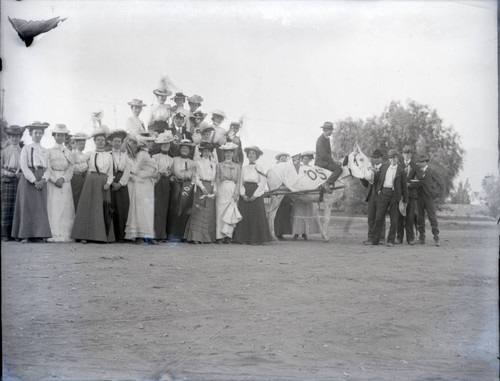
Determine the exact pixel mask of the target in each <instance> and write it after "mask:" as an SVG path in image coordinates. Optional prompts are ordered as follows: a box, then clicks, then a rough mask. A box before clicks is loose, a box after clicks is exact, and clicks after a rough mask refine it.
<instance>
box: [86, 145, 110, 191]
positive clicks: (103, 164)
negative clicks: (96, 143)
mask: <svg viewBox="0 0 500 381" xmlns="http://www.w3.org/2000/svg"><path fill="white" fill-rule="evenodd" d="M96 164H97V167H96ZM88 171H89V172H99V173H105V174H106V175H107V176H108V179H107V181H106V183H107V184H108V185H111V183H112V182H113V159H112V157H111V153H109V152H104V151H100V152H97V151H92V152H89V169H88Z"/></svg>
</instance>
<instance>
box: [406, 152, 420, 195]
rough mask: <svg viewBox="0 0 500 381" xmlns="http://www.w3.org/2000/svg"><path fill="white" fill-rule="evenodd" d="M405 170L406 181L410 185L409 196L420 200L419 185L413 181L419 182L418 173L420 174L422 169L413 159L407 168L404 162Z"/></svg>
mask: <svg viewBox="0 0 500 381" xmlns="http://www.w3.org/2000/svg"><path fill="white" fill-rule="evenodd" d="M401 165H402V166H403V169H404V171H405V173H406V181H407V183H408V196H409V197H410V198H418V183H416V182H412V181H411V180H418V173H420V167H419V166H418V165H417V163H415V161H414V160H413V159H412V160H410V164H409V165H408V166H405V163H404V161H403V162H402V163H401Z"/></svg>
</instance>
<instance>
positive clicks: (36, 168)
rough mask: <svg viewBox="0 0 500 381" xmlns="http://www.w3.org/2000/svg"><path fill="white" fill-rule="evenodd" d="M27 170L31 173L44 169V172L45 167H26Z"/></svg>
mask: <svg viewBox="0 0 500 381" xmlns="http://www.w3.org/2000/svg"><path fill="white" fill-rule="evenodd" d="M28 168H29V169H31V170H32V171H33V170H35V171H38V170H40V169H44V170H45V167H38V166H37V167H28Z"/></svg>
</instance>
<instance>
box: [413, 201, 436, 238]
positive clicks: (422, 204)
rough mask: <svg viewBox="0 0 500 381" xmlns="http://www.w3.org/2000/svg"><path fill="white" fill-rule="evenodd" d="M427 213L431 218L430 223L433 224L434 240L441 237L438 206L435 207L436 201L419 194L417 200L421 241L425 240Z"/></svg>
mask: <svg viewBox="0 0 500 381" xmlns="http://www.w3.org/2000/svg"><path fill="white" fill-rule="evenodd" d="M425 212H427V218H429V222H430V224H431V229H432V235H433V236H434V238H437V237H439V228H438V221H437V217H436V205H434V200H433V199H432V198H430V197H429V196H427V195H426V194H423V195H422V194H419V195H418V200H417V216H418V217H417V221H418V233H419V239H420V240H422V241H424V240H425Z"/></svg>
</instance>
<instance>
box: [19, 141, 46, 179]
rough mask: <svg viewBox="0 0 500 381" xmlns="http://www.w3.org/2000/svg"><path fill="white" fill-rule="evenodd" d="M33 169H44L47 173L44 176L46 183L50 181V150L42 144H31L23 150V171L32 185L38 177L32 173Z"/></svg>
mask: <svg viewBox="0 0 500 381" xmlns="http://www.w3.org/2000/svg"><path fill="white" fill-rule="evenodd" d="M31 167H42V168H44V169H45V172H44V174H43V176H42V178H43V179H45V181H48V180H49V177H50V168H49V150H48V149H46V148H43V147H42V146H41V145H40V143H31V144H29V145H27V146H24V147H23V149H22V150H21V170H22V171H23V175H24V177H25V178H26V180H28V181H29V182H30V183H33V184H34V183H35V181H36V177H35V175H34V174H33V172H32V171H31V169H30V168H31Z"/></svg>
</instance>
